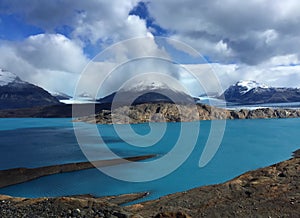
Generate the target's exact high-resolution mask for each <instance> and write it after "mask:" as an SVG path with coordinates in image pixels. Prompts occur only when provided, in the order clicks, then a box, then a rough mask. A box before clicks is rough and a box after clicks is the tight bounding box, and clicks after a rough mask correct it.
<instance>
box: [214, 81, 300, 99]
mask: <svg viewBox="0 0 300 218" xmlns="http://www.w3.org/2000/svg"><path fill="white" fill-rule="evenodd" d="M220 98H222V99H224V98H225V100H226V101H227V102H232V103H238V104H265V103H287V102H300V89H298V88H275V87H268V86H266V85H263V84H259V83H257V82H255V81H239V82H237V83H236V84H234V85H232V86H230V87H229V88H228V89H227V90H226V91H225V92H224V93H223V94H222V95H221V96H220Z"/></svg>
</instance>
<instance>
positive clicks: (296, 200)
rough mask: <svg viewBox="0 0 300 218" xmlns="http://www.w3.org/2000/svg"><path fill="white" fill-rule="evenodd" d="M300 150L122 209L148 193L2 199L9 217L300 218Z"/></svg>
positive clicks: (2, 211)
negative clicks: (235, 174)
mask: <svg viewBox="0 0 300 218" xmlns="http://www.w3.org/2000/svg"><path fill="white" fill-rule="evenodd" d="M299 187H300V150H298V151H296V152H294V157H293V158H291V159H289V160H287V161H283V162H280V163H277V164H274V165H272V166H269V167H265V168H260V169H257V170H254V171H250V172H247V173H245V174H243V175H241V176H238V177H236V178H234V179H232V180H230V181H228V182H225V183H222V184H217V185H210V186H204V187H199V188H195V189H192V190H189V191H186V192H181V193H175V194H171V195H168V196H164V197H161V198H159V199H157V200H153V201H148V202H144V203H140V204H135V205H131V206H126V207H122V206H120V205H121V204H123V203H125V202H128V201H130V200H133V199H136V198H141V197H143V196H145V195H146V194H147V193H137V194H129V195H125V196H124V195H121V196H111V197H103V198H95V197H92V196H88V195H86V196H71V197H58V198H37V199H26V198H13V197H9V196H0V216H1V217H3V218H6V217H111V218H116V217H118V218H123V217H124V218H127V217H132V218H142V217H145V218H146V217H147V218H148V217H156V218H159V217H173V218H176V217H178V218H181V217H182V218H188V217H299V216H300V191H299Z"/></svg>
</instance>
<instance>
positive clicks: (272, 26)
mask: <svg viewBox="0 0 300 218" xmlns="http://www.w3.org/2000/svg"><path fill="white" fill-rule="evenodd" d="M148 8H149V11H150V14H151V16H153V17H154V19H155V20H156V22H157V23H158V24H159V25H161V26H162V27H163V28H165V29H168V30H172V31H174V32H175V33H176V34H175V36H174V37H176V38H177V39H180V40H183V41H185V42H187V43H188V44H190V45H192V46H193V47H194V48H196V49H197V50H198V51H199V52H201V53H202V54H204V55H208V56H210V57H211V58H213V59H214V60H217V61H222V62H226V61H227V62H232V60H234V61H239V62H242V63H245V64H248V65H256V64H259V63H261V62H263V61H265V60H267V59H269V58H271V57H273V56H275V55H287V54H297V55H298V56H299V54H300V52H299V51H300V44H299V40H300V28H299V23H300V15H299V10H300V2H299V1H297V0H288V1H280V0H276V1H272V3H270V1H267V0H262V1H235V0H224V1H210V0H205V1H201V2H199V1H194V0H184V1H183V0H182V1H173V0H166V1H159V0H153V1H149V3H148Z"/></svg>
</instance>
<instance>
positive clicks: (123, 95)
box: [98, 80, 195, 106]
mask: <svg viewBox="0 0 300 218" xmlns="http://www.w3.org/2000/svg"><path fill="white" fill-rule="evenodd" d="M116 93H118V102H115V103H117V105H120V106H121V105H128V103H130V102H129V99H134V101H133V103H132V104H133V105H137V104H143V103H154V102H156V103H158V102H165V103H166V102H168V103H173V102H176V103H182V104H190V103H194V102H195V101H194V99H193V97H191V96H190V95H189V94H187V93H186V92H185V90H183V89H182V88H181V87H179V86H174V85H173V86H172V87H170V86H168V85H167V84H166V83H163V82H158V81H155V82H153V81H150V80H145V81H138V82H136V83H135V85H134V86H128V87H124V88H121V89H120V90H118V91H117V92H114V93H112V94H110V95H108V96H106V97H104V98H100V99H99V100H98V102H99V103H105V104H111V103H112V102H113V100H114V98H115V95H116Z"/></svg>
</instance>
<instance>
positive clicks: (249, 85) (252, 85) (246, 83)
mask: <svg viewBox="0 0 300 218" xmlns="http://www.w3.org/2000/svg"><path fill="white" fill-rule="evenodd" d="M235 86H239V87H243V89H242V90H241V91H240V92H241V94H246V93H247V92H249V91H250V90H252V89H256V88H263V89H267V88H269V87H268V86H267V85H265V84H261V83H258V82H256V81H253V80H240V81H238V82H237V83H236V84H235Z"/></svg>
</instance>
